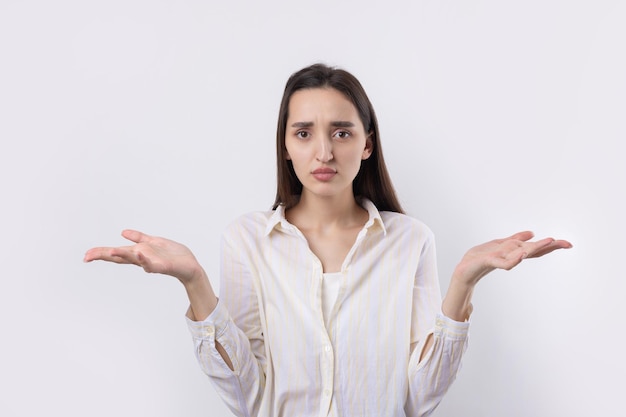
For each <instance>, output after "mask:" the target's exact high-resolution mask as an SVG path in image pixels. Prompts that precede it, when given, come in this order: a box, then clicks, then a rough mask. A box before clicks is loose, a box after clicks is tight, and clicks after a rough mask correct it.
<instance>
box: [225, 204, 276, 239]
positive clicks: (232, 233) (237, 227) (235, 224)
mask: <svg viewBox="0 0 626 417" xmlns="http://www.w3.org/2000/svg"><path fill="white" fill-rule="evenodd" d="M274 213H275V212H274V211H271V210H270V211H253V212H249V213H246V214H243V215H241V216H239V217H237V218H236V219H235V220H233V221H232V222H231V223H229V224H228V225H227V226H226V228H225V229H224V232H223V233H222V235H223V237H224V238H227V239H229V238H230V239H232V238H236V237H242V236H248V237H251V236H262V235H264V234H265V232H266V230H267V227H268V225H269V224H270V220H271V218H272V216H273V215H274Z"/></svg>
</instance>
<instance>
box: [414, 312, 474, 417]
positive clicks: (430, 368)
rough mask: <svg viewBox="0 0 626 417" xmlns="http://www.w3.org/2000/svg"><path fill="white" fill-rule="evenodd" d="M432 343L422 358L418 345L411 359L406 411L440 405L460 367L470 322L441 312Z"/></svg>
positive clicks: (420, 412) (427, 411)
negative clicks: (456, 319)
mask: <svg viewBox="0 0 626 417" xmlns="http://www.w3.org/2000/svg"><path fill="white" fill-rule="evenodd" d="M432 335H433V346H432V347H431V349H430V351H429V352H427V353H426V355H425V356H424V357H423V358H422V360H421V361H420V360H419V358H420V356H421V349H416V350H415V351H414V352H413V354H412V356H411V359H410V362H409V392H408V398H407V402H406V413H407V415H409V416H414V417H418V416H419V417H422V416H428V415H430V414H431V413H432V412H433V411H434V410H435V408H437V406H438V405H439V403H440V402H441V400H442V399H443V396H444V395H445V393H446V392H447V391H448V389H449V388H450V386H451V385H452V383H453V382H454V380H455V379H456V375H457V373H458V371H459V369H460V368H461V359H462V357H463V353H464V352H465V350H466V349H467V342H468V339H469V323H468V322H458V321H455V320H452V319H451V318H449V317H446V316H445V315H443V314H441V313H439V314H437V316H436V318H435V325H434V327H433V331H432Z"/></svg>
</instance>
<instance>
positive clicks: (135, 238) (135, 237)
mask: <svg viewBox="0 0 626 417" xmlns="http://www.w3.org/2000/svg"><path fill="white" fill-rule="evenodd" d="M122 236H123V237H124V238H126V239H128V240H130V241H131V242H135V243H141V242H147V241H148V240H150V239H151V238H152V236H150V235H147V234H145V233H142V232H140V231H138V230H132V229H125V230H122Z"/></svg>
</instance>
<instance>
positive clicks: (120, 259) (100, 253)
mask: <svg viewBox="0 0 626 417" xmlns="http://www.w3.org/2000/svg"><path fill="white" fill-rule="evenodd" d="M120 249H123V250H120ZM129 251H130V247H126V248H109V247H97V248H91V249H89V250H88V251H87V252H86V253H85V257H84V258H83V261H84V262H91V261H107V262H115V263H118V264H119V263H133V262H131V261H130V260H129V257H128V256H127V255H123V256H120V254H124V252H129Z"/></svg>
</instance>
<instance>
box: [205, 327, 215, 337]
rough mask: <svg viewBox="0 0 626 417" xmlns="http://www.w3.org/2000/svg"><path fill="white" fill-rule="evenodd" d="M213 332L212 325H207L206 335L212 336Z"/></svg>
mask: <svg viewBox="0 0 626 417" xmlns="http://www.w3.org/2000/svg"><path fill="white" fill-rule="evenodd" d="M214 334H215V329H213V328H212V327H209V328H208V329H206V335H207V336H213V335H214Z"/></svg>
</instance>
